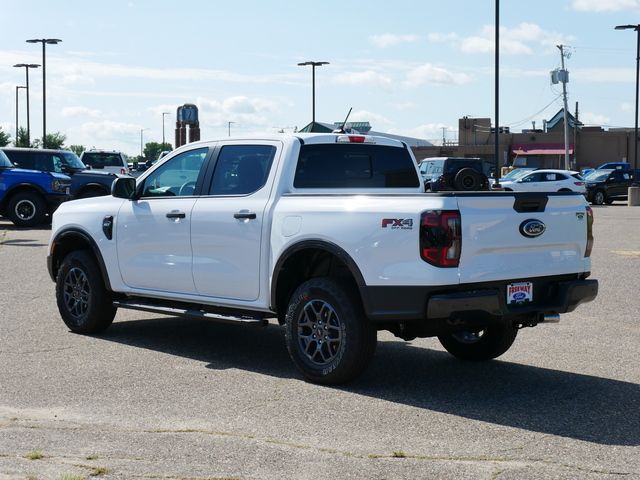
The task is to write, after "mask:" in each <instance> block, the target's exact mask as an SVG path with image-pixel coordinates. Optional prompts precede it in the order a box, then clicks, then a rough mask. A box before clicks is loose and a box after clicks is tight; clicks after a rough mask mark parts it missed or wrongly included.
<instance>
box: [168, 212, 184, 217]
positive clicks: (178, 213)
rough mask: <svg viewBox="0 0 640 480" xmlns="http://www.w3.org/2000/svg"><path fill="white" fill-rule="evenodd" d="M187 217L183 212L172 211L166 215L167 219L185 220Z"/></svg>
mask: <svg viewBox="0 0 640 480" xmlns="http://www.w3.org/2000/svg"><path fill="white" fill-rule="evenodd" d="M186 216H187V214H186V213H184V212H178V211H173V212H169V213H167V218H185V217H186Z"/></svg>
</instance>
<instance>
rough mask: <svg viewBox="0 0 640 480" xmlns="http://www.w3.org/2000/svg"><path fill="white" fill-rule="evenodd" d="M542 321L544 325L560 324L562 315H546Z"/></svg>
mask: <svg viewBox="0 0 640 480" xmlns="http://www.w3.org/2000/svg"><path fill="white" fill-rule="evenodd" d="M542 321H543V323H559V322H560V315H558V314H557V313H554V314H551V315H544V316H543V317H542Z"/></svg>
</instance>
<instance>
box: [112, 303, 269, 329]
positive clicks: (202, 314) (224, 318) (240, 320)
mask: <svg viewBox="0 0 640 480" xmlns="http://www.w3.org/2000/svg"><path fill="white" fill-rule="evenodd" d="M113 306H114V307H117V308H127V309H129V310H139V311H142V312H151V313H159V314H162V315H171V316H175V317H185V318H193V319H196V320H204V319H206V320H213V321H215V322H220V323H229V324H235V325H252V326H257V327H262V326H267V325H268V324H269V322H268V321H267V320H266V319H265V318H264V317H263V316H260V314H259V313H258V314H256V315H255V316H254V315H248V314H238V315H235V314H230V313H224V314H223V313H214V312H208V311H206V310H203V309H201V308H198V307H197V306H194V305H190V306H188V307H186V306H185V307H179V306H175V305H174V306H167V305H160V304H156V303H152V302H146V301H144V300H115V301H114V302H113Z"/></svg>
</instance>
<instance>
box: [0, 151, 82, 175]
mask: <svg viewBox="0 0 640 480" xmlns="http://www.w3.org/2000/svg"><path fill="white" fill-rule="evenodd" d="M2 151H3V152H4V153H6V154H7V157H9V160H11V163H13V164H14V165H15V166H16V167H18V168H24V169H27V170H39V171H41V172H56V173H64V174H66V175H73V174H74V173H77V172H81V171H82V170H85V169H86V167H85V165H84V164H83V163H82V162H81V161H80V159H79V158H78V156H77V155H76V154H75V153H73V152H72V151H71V150H51V149H41V148H19V147H13V148H9V147H3V148H2Z"/></svg>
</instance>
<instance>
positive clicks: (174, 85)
mask: <svg viewBox="0 0 640 480" xmlns="http://www.w3.org/2000/svg"><path fill="white" fill-rule="evenodd" d="M494 5H495V3H494V1H493V0H459V1H458V2H441V1H438V2H436V1H426V0H424V1H404V0H396V1H394V2H390V1H378V0H370V1H367V2H338V1H332V0H325V1H322V2H293V1H284V0H282V1H275V0H272V1H258V0H235V1H224V2H222V1H198V0H193V1H192V2H165V1H141V0H125V1H119V0H111V1H109V2H87V1H82V2H81V1H62V2H49V1H32V0H22V1H21V2H15V0H12V1H6V0H0V11H2V12H3V14H2V29H1V30H0V126H2V128H3V130H4V131H5V132H8V133H10V134H12V135H13V133H14V132H15V86H16V85H23V84H24V69H17V68H13V67H12V65H13V64H15V63H41V49H40V46H39V45H31V44H27V43H25V40H26V39H28V38H43V37H48V38H60V39H62V40H63V42H62V43H61V44H59V45H53V46H49V47H48V48H47V130H48V131H49V132H54V131H60V132H62V133H64V134H65V135H66V136H67V144H82V145H85V146H86V147H94V146H95V147H96V148H109V149H120V150H124V151H125V152H127V153H128V154H137V153H139V150H140V130H141V129H145V130H144V132H143V139H144V141H145V142H146V141H160V140H161V139H162V112H163V111H164V112H171V115H169V116H167V117H166V124H165V125H166V137H167V139H168V140H169V141H172V140H173V128H174V122H175V110H176V107H177V106H178V105H182V104H183V103H195V104H197V105H198V107H199V109H200V120H201V130H202V138H203V139H206V138H215V137H220V136H226V135H227V126H228V123H227V122H229V121H232V122H236V123H234V124H233V125H232V127H231V128H232V132H233V133H234V134H239V135H247V134H254V133H258V132H275V131H277V130H279V129H284V130H285V131H291V130H292V129H293V128H294V127H298V128H300V127H302V126H304V125H305V124H307V123H308V122H309V121H310V120H311V70H310V68H309V67H304V68H303V67H298V66H297V63H299V62H303V61H306V60H315V61H327V62H330V65H326V66H323V67H320V68H318V69H317V70H316V119H317V120H319V121H328V122H333V121H338V120H341V119H343V118H344V116H345V115H346V113H347V111H348V110H349V108H351V107H353V113H352V115H351V117H350V120H353V121H361V120H368V121H370V122H371V124H372V125H373V127H374V129H375V130H378V131H383V132H390V133H396V134H401V135H410V136H415V137H419V138H424V139H429V140H432V141H438V139H441V138H442V128H443V127H444V128H445V129H446V132H445V135H446V137H447V139H449V140H451V139H455V138H456V136H457V131H456V130H457V119H458V118H460V117H461V116H463V115H470V116H478V117H493V112H494V93H493V92H494V90H493V88H494V87H493V81H494V79H493V72H494V63H493V61H494V57H493V28H494V25H493V24H494ZM500 17H501V18H500V23H501V25H500V26H501V29H502V30H501V32H502V33H501V45H500V53H501V60H500V62H501V74H500V82H501V91H500V102H501V106H500V124H501V125H508V126H510V127H511V128H512V129H513V130H516V131H519V130H520V129H521V128H530V127H531V121H536V125H537V127H540V126H541V125H542V120H543V119H548V118H551V117H552V116H553V114H554V113H555V112H556V111H557V110H558V109H560V108H561V106H562V104H561V98H560V97H559V93H560V92H561V88H560V87H559V86H557V85H556V86H552V85H551V84H550V81H549V72H550V71H551V70H553V69H554V68H556V67H558V66H559V64H560V55H559V51H558V49H557V48H556V47H555V45H556V44H560V43H562V44H564V45H568V46H570V48H569V51H570V52H571V57H570V58H569V59H567V60H566V66H567V69H568V70H569V72H570V82H569V85H568V91H569V106H570V109H571V110H574V108H575V102H576V101H577V102H579V110H580V117H581V120H582V121H583V122H585V123H587V124H601V125H607V126H629V127H630V126H633V122H634V101H635V96H634V95H635V94H634V86H635V85H634V82H635V48H636V34H635V32H633V31H615V30H614V26H615V25H618V24H627V23H640V0H555V1H551V0H539V1H537V2H524V1H521V0H502V2H501V8H500ZM30 85H31V129H32V137H37V136H39V135H41V133H42V77H41V71H40V70H31V74H30ZM20 95H21V100H20V116H21V119H20V124H21V125H25V112H26V110H25V101H24V93H23V92H21V93H20ZM545 107H546V108H545Z"/></svg>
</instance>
